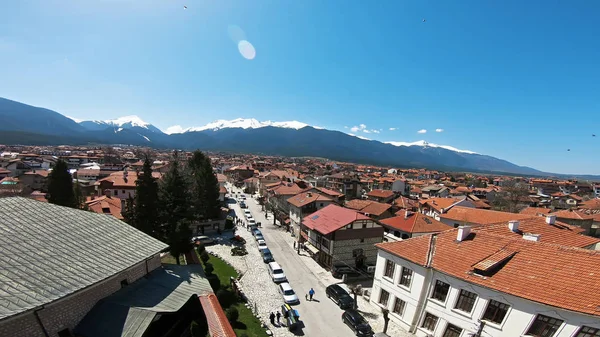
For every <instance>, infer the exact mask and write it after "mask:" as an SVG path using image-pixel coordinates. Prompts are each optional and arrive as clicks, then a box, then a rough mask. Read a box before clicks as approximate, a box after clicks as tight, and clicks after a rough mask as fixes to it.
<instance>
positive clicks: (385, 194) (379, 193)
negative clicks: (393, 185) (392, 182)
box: [367, 190, 394, 198]
mask: <svg viewBox="0 0 600 337" xmlns="http://www.w3.org/2000/svg"><path fill="white" fill-rule="evenodd" d="M367 196H369V197H374V198H390V197H392V196H394V192H392V191H389V190H372V191H371V192H369V193H367Z"/></svg>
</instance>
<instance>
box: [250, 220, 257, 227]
mask: <svg viewBox="0 0 600 337" xmlns="http://www.w3.org/2000/svg"><path fill="white" fill-rule="evenodd" d="M248 226H249V227H250V228H256V227H258V225H257V224H256V221H254V219H248Z"/></svg>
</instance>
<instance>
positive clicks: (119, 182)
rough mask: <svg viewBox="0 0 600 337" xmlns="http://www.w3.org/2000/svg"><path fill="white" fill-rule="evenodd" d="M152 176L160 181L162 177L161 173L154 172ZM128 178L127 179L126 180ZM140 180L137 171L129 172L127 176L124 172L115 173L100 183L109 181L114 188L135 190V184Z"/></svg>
mask: <svg viewBox="0 0 600 337" xmlns="http://www.w3.org/2000/svg"><path fill="white" fill-rule="evenodd" d="M152 176H153V177H154V178H156V179H160V177H161V176H162V175H161V174H160V172H152ZM125 177H127V179H125ZM137 178H138V174H137V173H136V172H135V171H128V172H127V176H125V172H124V171H119V172H113V173H111V174H110V175H109V176H108V177H106V178H102V179H100V180H98V182H99V183H100V182H103V181H108V182H112V184H113V187H125V188H135V182H136V180H137Z"/></svg>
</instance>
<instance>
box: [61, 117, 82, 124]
mask: <svg viewBox="0 0 600 337" xmlns="http://www.w3.org/2000/svg"><path fill="white" fill-rule="evenodd" d="M65 117H67V118H68V119H70V120H72V121H73V122H75V123H81V122H83V119H79V118H75V117H71V116H65Z"/></svg>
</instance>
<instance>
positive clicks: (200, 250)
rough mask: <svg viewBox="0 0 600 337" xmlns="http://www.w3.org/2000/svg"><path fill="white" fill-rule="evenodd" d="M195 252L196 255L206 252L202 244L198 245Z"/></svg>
mask: <svg viewBox="0 0 600 337" xmlns="http://www.w3.org/2000/svg"><path fill="white" fill-rule="evenodd" d="M196 251H198V255H202V253H204V252H206V247H204V244H203V243H199V244H198V246H197V247H196Z"/></svg>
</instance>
